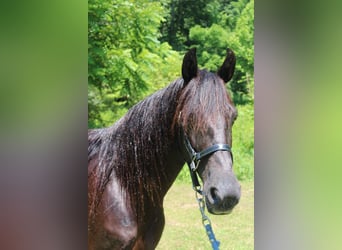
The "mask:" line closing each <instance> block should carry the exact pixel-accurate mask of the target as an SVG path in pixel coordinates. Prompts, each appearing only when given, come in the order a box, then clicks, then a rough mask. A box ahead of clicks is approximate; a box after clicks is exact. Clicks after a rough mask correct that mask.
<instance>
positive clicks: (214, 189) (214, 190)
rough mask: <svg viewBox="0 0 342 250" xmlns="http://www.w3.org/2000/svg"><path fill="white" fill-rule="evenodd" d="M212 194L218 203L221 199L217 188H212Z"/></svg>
mask: <svg viewBox="0 0 342 250" xmlns="http://www.w3.org/2000/svg"><path fill="white" fill-rule="evenodd" d="M210 195H211V198H212V199H213V201H214V202H213V203H217V202H218V201H219V196H218V194H217V189H216V188H214V187H213V188H211V189H210Z"/></svg>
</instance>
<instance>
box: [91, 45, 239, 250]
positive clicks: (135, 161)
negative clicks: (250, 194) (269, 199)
mask: <svg viewBox="0 0 342 250" xmlns="http://www.w3.org/2000/svg"><path fill="white" fill-rule="evenodd" d="M235 63H236V58H235V54H234V52H233V51H232V50H231V49H227V53H226V57H225V59H224V62H223V64H222V66H221V67H220V68H219V69H218V71H217V72H216V73H213V72H209V71H207V70H206V69H203V70H200V69H199V68H198V64H197V58H196V49H195V48H193V49H190V50H189V51H188V52H187V53H186V54H185V56H184V58H183V62H182V69H181V71H182V72H181V73H182V77H180V78H178V79H176V80H175V81H173V82H172V83H170V84H169V85H168V86H167V87H165V88H164V89H162V90H159V91H157V92H155V93H154V94H152V95H151V96H149V97H147V98H146V99H144V100H142V101H140V102H139V103H137V104H136V105H135V106H133V107H132V108H131V109H130V110H129V111H128V112H127V114H126V115H125V116H123V117H122V118H121V119H119V120H118V121H117V122H116V123H114V124H113V125H112V126H110V127H107V128H101V129H90V130H89V131H88V249H90V250H95V249H101V250H103V249H135V250H137V249H155V248H156V246H157V244H158V242H159V240H160V238H161V235H162V232H163V229H164V224H165V217H164V211H163V199H164V196H165V195H166V193H167V191H168V190H169V189H170V187H171V185H172V183H173V182H174V181H175V179H176V177H177V175H178V173H179V172H180V171H181V169H182V167H183V165H184V164H185V162H188V163H189V164H192V165H194V162H196V166H194V169H193V170H194V173H196V174H198V176H199V177H200V179H201V180H202V182H203V196H204V198H205V204H206V206H207V209H208V211H209V212H210V213H212V214H227V213H230V212H231V211H232V209H233V208H234V206H235V205H236V204H237V203H238V202H239V199H240V193H241V188H240V184H239V182H238V180H237V178H236V176H235V174H234V172H233V155H232V152H231V150H230V147H231V145H232V126H233V123H234V121H235V119H236V118H237V110H236V108H235V106H234V104H233V101H232V99H231V97H230V96H229V94H228V92H227V89H226V86H225V84H226V83H227V82H228V81H229V80H230V79H231V78H232V76H233V73H234V69H235ZM189 148H190V151H193V152H195V153H194V154H189ZM196 152H201V153H196ZM198 156H200V157H198ZM196 157H198V159H197V160H196V161H195V159H194V158H196Z"/></svg>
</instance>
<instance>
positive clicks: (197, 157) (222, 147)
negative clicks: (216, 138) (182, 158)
mask: <svg viewBox="0 0 342 250" xmlns="http://www.w3.org/2000/svg"><path fill="white" fill-rule="evenodd" d="M183 143H184V145H185V149H186V151H187V153H188V156H189V158H190V159H191V160H190V161H187V163H188V165H189V166H190V169H191V171H193V172H195V171H197V169H198V165H199V163H200V161H201V159H202V158H204V157H206V156H208V155H211V154H213V153H215V152H217V151H228V152H230V153H231V152H232V151H231V148H230V146H229V145H228V144H222V143H218V144H215V145H212V146H210V147H208V148H206V149H204V150H202V151H201V152H199V153H198V152H196V151H195V149H194V148H193V147H192V146H191V143H190V141H189V139H188V137H187V136H186V135H185V134H184V142H183Z"/></svg>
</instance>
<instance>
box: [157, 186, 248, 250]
mask: <svg viewBox="0 0 342 250" xmlns="http://www.w3.org/2000/svg"><path fill="white" fill-rule="evenodd" d="M240 183H241V191H242V194H241V199H240V202H239V204H238V205H237V206H236V207H235V208H234V210H233V212H232V213H230V214H229V215H212V214H208V213H207V214H208V215H209V218H210V220H211V223H212V227H213V230H214V232H215V236H216V239H217V240H218V241H220V242H221V244H220V249H221V250H223V249H227V250H242V249H243V250H247V249H248V250H250V249H254V182H253V181H243V182H240ZM164 208H165V217H166V218H165V220H166V223H165V228H164V232H163V235H162V238H161V240H160V242H159V244H158V247H157V249H158V250H165V249H166V250H168V249H170V250H171V249H172V250H175V249H176V250H201V249H211V245H210V243H209V240H208V237H207V235H206V232H205V229H204V227H203V226H202V222H201V214H200V211H199V209H198V204H197V201H196V199H195V193H194V191H193V190H192V187H191V184H187V183H179V182H176V183H175V184H174V185H173V186H172V187H171V189H170V190H169V192H168V194H167V195H166V197H165V202H164Z"/></svg>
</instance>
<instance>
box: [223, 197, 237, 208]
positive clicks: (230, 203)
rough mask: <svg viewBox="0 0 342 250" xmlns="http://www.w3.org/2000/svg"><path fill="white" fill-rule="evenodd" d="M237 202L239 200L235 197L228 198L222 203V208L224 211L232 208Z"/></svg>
mask: <svg viewBox="0 0 342 250" xmlns="http://www.w3.org/2000/svg"><path fill="white" fill-rule="evenodd" d="M238 202H239V199H238V198H237V197H236V196H228V197H226V198H225V199H224V201H223V207H224V208H226V209H230V208H233V207H234V206H235V205H236V204H237V203H238Z"/></svg>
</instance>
